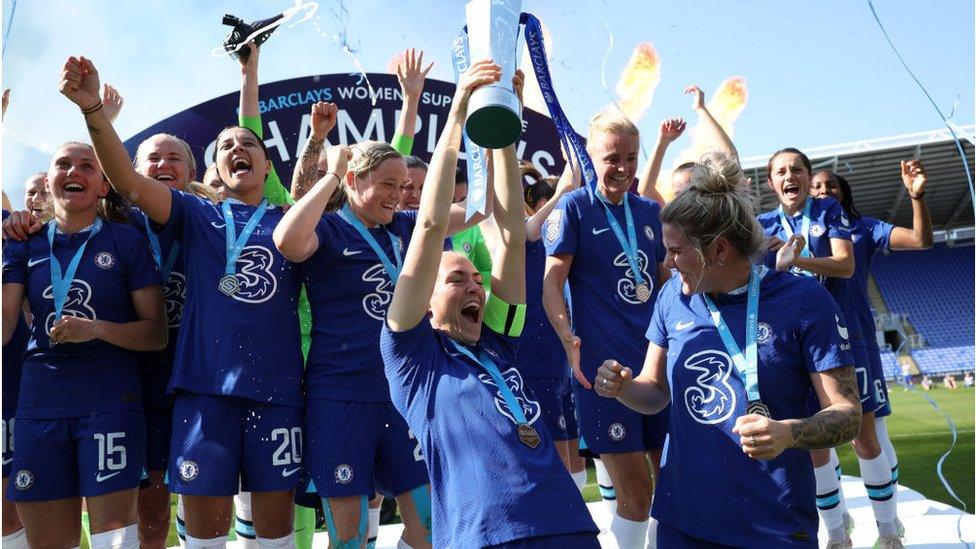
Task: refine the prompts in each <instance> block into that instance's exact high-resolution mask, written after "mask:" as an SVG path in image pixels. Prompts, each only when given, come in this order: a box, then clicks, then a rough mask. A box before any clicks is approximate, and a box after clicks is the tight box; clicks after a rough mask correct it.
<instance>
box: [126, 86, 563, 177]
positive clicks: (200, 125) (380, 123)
mask: <svg viewBox="0 0 976 549" xmlns="http://www.w3.org/2000/svg"><path fill="white" fill-rule="evenodd" d="M368 76H369V81H370V83H372V85H373V89H374V91H375V94H376V104H375V105H373V104H372V103H371V101H370V93H369V88H368V87H367V86H366V81H365V80H364V79H362V76H361V75H359V74H326V75H321V76H308V77H303V78H292V79H289V80H281V81H278V82H270V83H267V84H263V85H261V94H260V97H261V101H260V109H261V117H262V122H263V124H264V139H265V143H266V144H267V146H268V149H269V150H270V152H271V160H272V162H274V165H275V168H276V169H277V171H278V175H279V176H280V177H281V179H282V182H283V183H284V184H285V185H286V186H287V185H288V184H289V183H290V181H291V173H292V170H293V168H294V166H295V161H296V159H297V157H298V156H299V155H300V154H301V151H302V147H303V146H304V145H305V141H306V140H307V139H308V136H309V133H310V131H311V129H310V120H311V115H310V114H309V112H310V110H311V104H312V103H315V102H316V101H328V102H332V103H335V104H336V105H337V106H338V107H339V113H338V120H337V123H336V127H335V129H333V130H332V132H331V133H330V134H329V136H328V140H329V143H330V144H339V143H341V144H351V143H356V142H358V141H362V140H365V139H373V140H377V141H386V142H389V140H390V139H392V138H393V133H394V131H395V130H396V121H397V119H398V118H399V116H400V107H401V102H402V99H401V96H400V86H399V84H398V83H397V79H396V76H394V75H391V74H385V73H384V74H380V73H370V74H369V75H368ZM454 88H455V86H454V84H453V83H451V82H444V81H440V80H432V79H427V82H426V84H425V86H424V94H423V97H422V98H421V100H420V108H419V115H418V117H417V118H418V126H419V128H418V130H417V135H416V137H415V138H414V147H413V154H415V155H417V156H419V157H421V158H423V159H424V160H430V155H431V153H433V151H434V146H435V145H436V142H437V136H438V135H440V133H441V130H443V128H444V123H445V121H446V119H447V115H448V111H449V110H450V103H451V98H452V97H453V95H454ZM238 101H239V93H237V92H235V93H228V94H226V95H222V96H220V97H217V98H215V99H211V100H210V101H206V102H204V103H200V104H199V105H196V106H195V107H191V108H189V109H186V110H185V111H182V112H180V113H177V114H174V115H173V116H170V117H169V118H166V119H165V120H162V121H160V122H158V123H156V124H153V125H152V126H150V127H149V128H146V129H145V130H143V131H142V132H139V133H138V134H136V135H135V136H133V137H132V138H130V139H128V140H127V141H126V142H125V146H126V148H127V149H128V150H129V153H130V155H134V154H135V150H136V147H137V146H138V145H139V143H141V142H142V141H143V140H144V139H146V138H147V137H149V136H151V135H154V134H157V133H170V134H173V135H176V136H179V137H182V138H183V139H185V140H186V141H187V142H188V143H190V145H191V147H192V148H193V154H194V155H195V156H196V160H197V166H198V172H199V173H198V174H197V179H198V180H199V179H200V178H201V177H202V176H203V170H204V169H205V167H206V166H209V165H210V164H211V163H212V162H213V152H214V146H215V139H216V138H217V134H218V133H219V132H220V130H221V129H223V128H224V127H226V126H229V125H233V124H236V123H237V107H238ZM523 129H524V132H523V134H522V138H521V140H520V141H519V143H518V149H517V152H518V157H519V158H522V159H525V160H528V161H530V162H532V163H533V164H535V166H536V167H537V168H538V169H539V170H540V171H541V172H542V173H543V175H547V174H552V175H559V173H560V171H561V170H562V166H563V159H562V154H561V153H560V152H559V140H558V138H557V135H556V130H555V127H554V126H553V123H552V121H551V120H550V119H549V118H548V117H546V116H544V115H541V114H539V113H537V112H535V111H532V110H529V109H524V110H523ZM462 159H463V153H462Z"/></svg>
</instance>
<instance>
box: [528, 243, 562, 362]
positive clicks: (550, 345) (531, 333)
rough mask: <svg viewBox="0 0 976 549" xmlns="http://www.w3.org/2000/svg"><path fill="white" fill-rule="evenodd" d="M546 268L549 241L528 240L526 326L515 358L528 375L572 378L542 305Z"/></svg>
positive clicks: (554, 331)
mask: <svg viewBox="0 0 976 549" xmlns="http://www.w3.org/2000/svg"><path fill="white" fill-rule="evenodd" d="M545 271H546V247H545V244H543V242H542V240H536V241H535V242H532V241H526V242H525V327H524V328H523V330H522V336H521V337H520V338H519V341H520V343H519V352H518V356H517V357H516V359H515V361H516V364H517V365H518V369H519V371H521V372H522V374H523V375H525V376H526V377H530V378H565V379H568V377H567V374H568V372H569V363H568V362H567V360H566V351H564V350H563V344H562V342H561V341H560V340H559V336H558V335H556V330H554V329H553V327H552V324H550V323H549V317H548V316H546V309H545V307H543V305H542V277H543V276H544V275H545Z"/></svg>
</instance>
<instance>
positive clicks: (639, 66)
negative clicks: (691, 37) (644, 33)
mask: <svg viewBox="0 0 976 549" xmlns="http://www.w3.org/2000/svg"><path fill="white" fill-rule="evenodd" d="M660 81H661V58H660V57H659V56H658V54H657V50H655V49H654V45H653V44H651V43H650V42H642V43H640V44H638V45H637V47H636V48H634V53H633V55H631V56H630V61H628V62H627V65H626V66H625V67H624V70H623V71H622V72H621V73H620V80H618V81H617V88H616V91H617V97H618V99H619V100H618V105H619V106H620V110H621V111H623V113H624V115H626V116H627V118H630V119H631V120H633V121H634V122H636V121H638V120H640V118H641V117H642V116H644V113H645V112H646V111H647V108H648V107H650V106H651V101H652V100H653V99H654V89H655V88H657V85H658V83H659V82H660Z"/></svg>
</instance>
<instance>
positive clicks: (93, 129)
mask: <svg viewBox="0 0 976 549" xmlns="http://www.w3.org/2000/svg"><path fill="white" fill-rule="evenodd" d="M88 132H89V133H91V134H92V135H101V133H102V130H100V129H98V128H96V127H95V126H88Z"/></svg>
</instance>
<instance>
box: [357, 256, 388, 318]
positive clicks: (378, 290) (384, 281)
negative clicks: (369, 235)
mask: <svg viewBox="0 0 976 549" xmlns="http://www.w3.org/2000/svg"><path fill="white" fill-rule="evenodd" d="M363 282H367V283H369V284H375V287H374V288H373V291H372V292H370V293H368V294H366V296H365V297H363V310H364V311H366V314H368V315H369V316H370V317H372V318H375V319H376V320H379V321H382V320H383V317H384V316H386V309H387V308H388V307H389V306H390V301H393V283H392V282H390V277H389V275H387V274H386V269H385V268H384V267H383V264H382V263H377V264H376V265H373V266H372V267H370V268H368V269H366V271H365V272H363Z"/></svg>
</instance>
